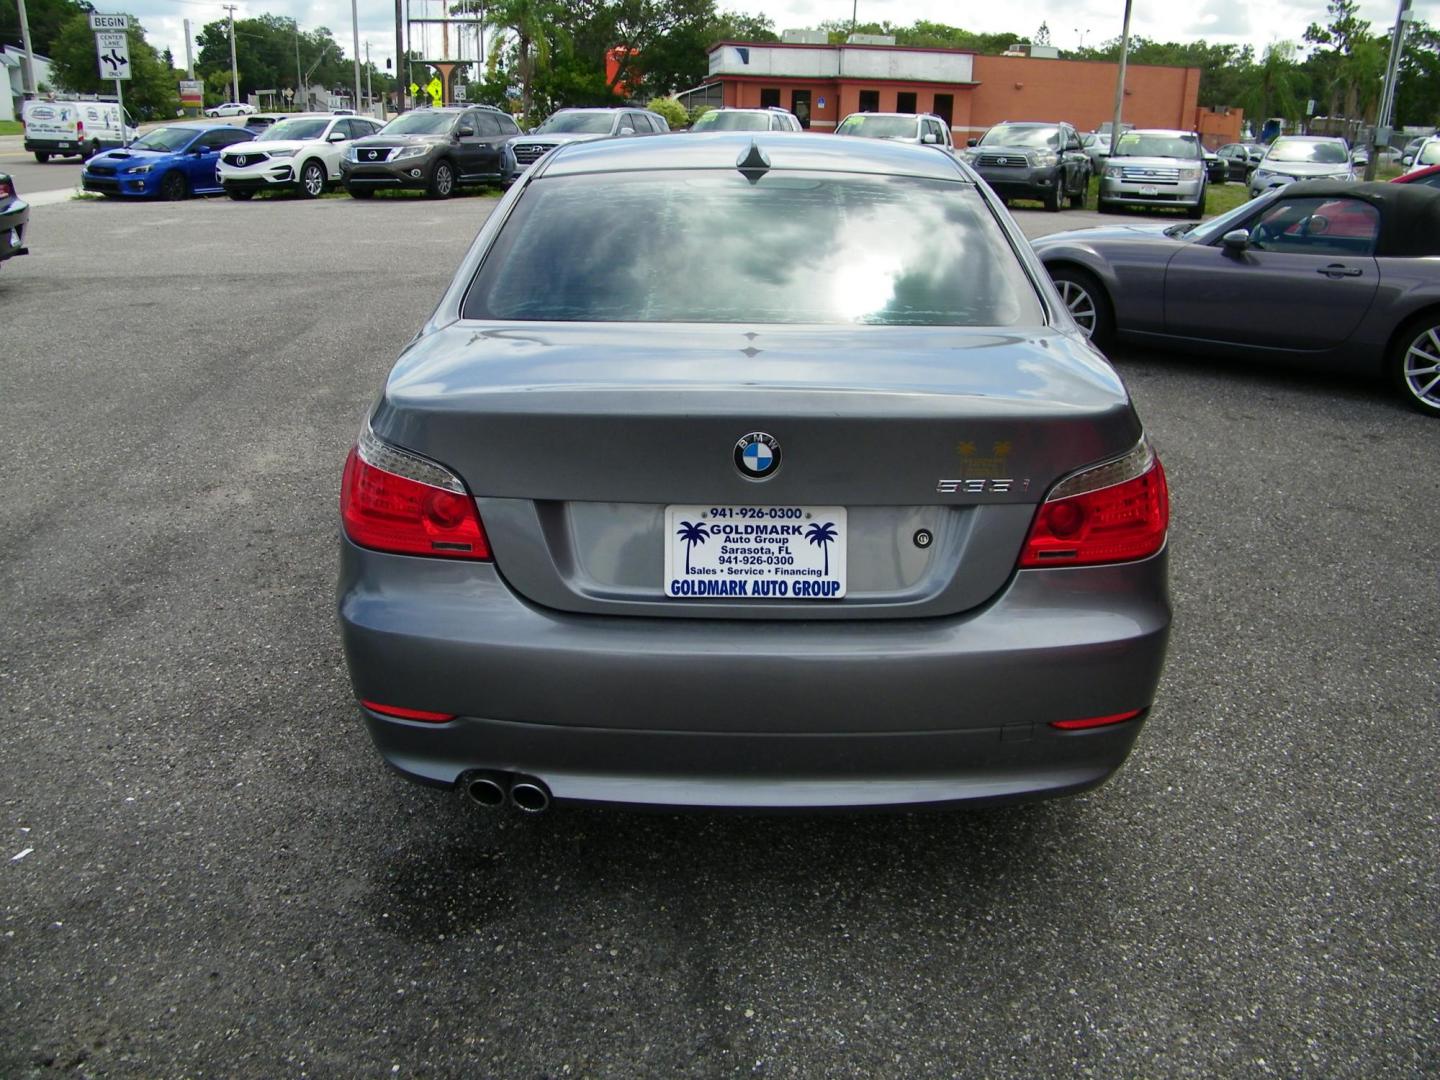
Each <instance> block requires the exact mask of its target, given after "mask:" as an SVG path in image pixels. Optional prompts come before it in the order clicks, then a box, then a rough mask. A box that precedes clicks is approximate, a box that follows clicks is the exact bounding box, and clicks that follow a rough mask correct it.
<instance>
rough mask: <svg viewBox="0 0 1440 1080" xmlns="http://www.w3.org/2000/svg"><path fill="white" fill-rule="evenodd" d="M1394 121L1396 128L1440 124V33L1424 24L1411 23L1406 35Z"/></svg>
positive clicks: (1396, 91) (1396, 90)
mask: <svg viewBox="0 0 1440 1080" xmlns="http://www.w3.org/2000/svg"><path fill="white" fill-rule="evenodd" d="M1394 119H1395V124H1396V126H1397V127H1399V126H1404V125H1410V126H1416V127H1420V126H1423V127H1430V128H1433V127H1435V126H1436V125H1437V124H1440V33H1437V32H1436V31H1435V30H1434V29H1432V28H1431V27H1430V26H1428V25H1426V24H1425V23H1423V22H1418V21H1417V22H1414V23H1412V24H1411V26H1410V32H1409V33H1408V34H1406V35H1405V50H1404V53H1403V54H1402V56H1401V58H1400V81H1399V83H1398V84H1397V85H1396V88H1395V117H1394Z"/></svg>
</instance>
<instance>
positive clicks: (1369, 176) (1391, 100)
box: [1365, 0, 1413, 180]
mask: <svg viewBox="0 0 1440 1080" xmlns="http://www.w3.org/2000/svg"><path fill="white" fill-rule="evenodd" d="M1412 17H1413V16H1412V15H1411V14H1410V0H1400V10H1399V11H1398V12H1396V14H1395V32H1394V33H1393V34H1392V35H1391V36H1390V62H1389V63H1388V64H1387V65H1386V66H1385V88H1384V89H1383V90H1381V91H1380V108H1379V109H1378V110H1377V111H1376V113H1375V126H1374V127H1373V128H1372V129H1371V131H1370V160H1369V161H1367V162H1365V179H1366V180H1374V179H1375V170H1376V168H1377V167H1378V166H1379V164H1380V146H1381V144H1382V143H1383V144H1385V145H1387V146H1388V145H1389V143H1390V135H1391V126H1390V122H1391V120H1393V119H1394V109H1395V83H1396V81H1397V80H1398V78H1399V75H1400V57H1401V56H1402V55H1403V54H1404V51H1405V30H1406V29H1407V24H1408V23H1409V22H1410V20H1411V18H1412Z"/></svg>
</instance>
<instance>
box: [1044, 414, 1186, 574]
mask: <svg viewBox="0 0 1440 1080" xmlns="http://www.w3.org/2000/svg"><path fill="white" fill-rule="evenodd" d="M1169 527H1170V493H1169V490H1168V488H1167V487H1166V484H1165V470H1164V469H1163V468H1162V467H1161V466H1160V459H1159V458H1157V457H1156V456H1155V453H1154V451H1153V450H1151V448H1150V443H1149V441H1148V440H1146V439H1142V440H1140V443H1139V444H1138V445H1137V446H1136V447H1135V449H1134V450H1131V451H1130V452H1129V453H1128V454H1126V455H1125V456H1124V457H1121V458H1116V459H1115V460H1114V461H1108V462H1106V463H1105V464H1104V465H1097V466H1095V468H1093V469H1086V470H1085V471H1084V472H1079V473H1076V474H1074V475H1073V476H1068V477H1066V478H1065V479H1064V480H1062V481H1060V483H1058V484H1056V485H1055V487H1054V489H1053V490H1052V491H1051V492H1050V494H1049V495H1048V496H1046V499H1045V501H1044V502H1043V503H1041V504H1040V510H1039V512H1038V513H1036V515H1035V522H1034V524H1032V525H1031V526H1030V535H1029V536H1028V537H1026V538H1025V547H1024V548H1023V549H1022V550H1021V552H1020V566H1021V567H1022V568H1023V567H1036V566H1095V565H1097V564H1101V563H1117V562H1129V561H1131V560H1133V559H1143V558H1146V557H1147V556H1150V555H1154V554H1155V553H1156V552H1157V551H1159V550H1160V549H1161V548H1162V547H1164V546H1165V532H1166V530H1167V529H1168V528H1169Z"/></svg>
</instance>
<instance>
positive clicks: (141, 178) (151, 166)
mask: <svg viewBox="0 0 1440 1080" xmlns="http://www.w3.org/2000/svg"><path fill="white" fill-rule="evenodd" d="M254 137H255V134H254V132H251V131H246V130H244V129H243V128H238V127H215V126H212V125H205V124H167V125H165V126H164V127H160V128H156V129H155V130H154V131H151V132H149V133H147V134H145V135H143V136H142V137H140V138H139V139H136V140H135V141H134V142H133V143H131V144H130V145H129V146H126V147H123V148H122V149H119V150H110V151H108V152H106V153H104V154H97V155H95V156H94V157H92V158H91V159H90V160H89V161H88V162H86V164H85V171H84V173H83V174H82V175H81V177H80V181H81V184H82V185H83V186H84V188H85V190H86V191H98V192H100V193H101V194H102V195H109V196H120V195H124V196H131V197H134V198H154V197H159V198H161V199H184V198H188V197H189V196H191V195H218V194H219V193H220V192H221V191H222V190H223V189H222V188H221V186H220V180H219V178H218V177H217V176H216V172H215V170H216V166H217V165H219V163H220V151H221V150H223V149H225V147H227V146H230V145H232V144H233V143H240V142H249V141H250V140H251V139H253V138H254Z"/></svg>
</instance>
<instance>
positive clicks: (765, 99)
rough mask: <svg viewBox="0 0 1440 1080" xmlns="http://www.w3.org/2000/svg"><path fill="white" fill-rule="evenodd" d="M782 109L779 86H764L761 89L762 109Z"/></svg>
mask: <svg viewBox="0 0 1440 1080" xmlns="http://www.w3.org/2000/svg"><path fill="white" fill-rule="evenodd" d="M779 107H780V88H779V87H778V86H762V87H761V88H760V108H762V109H778V108H779Z"/></svg>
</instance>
